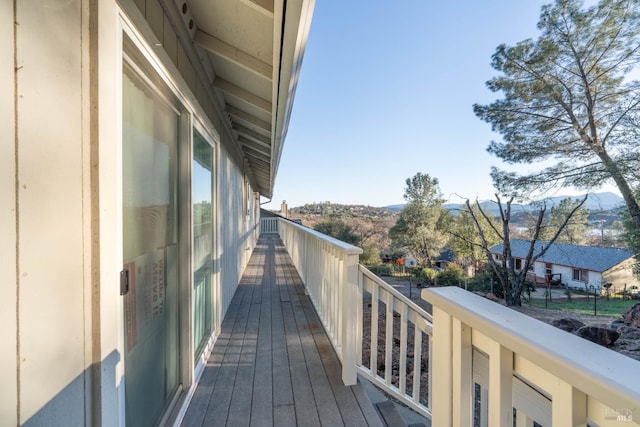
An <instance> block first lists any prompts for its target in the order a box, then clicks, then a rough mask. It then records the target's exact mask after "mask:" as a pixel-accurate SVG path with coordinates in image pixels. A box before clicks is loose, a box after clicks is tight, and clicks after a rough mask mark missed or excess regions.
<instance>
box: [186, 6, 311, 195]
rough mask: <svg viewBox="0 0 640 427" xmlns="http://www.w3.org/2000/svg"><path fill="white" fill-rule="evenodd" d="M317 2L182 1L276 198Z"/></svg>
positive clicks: (228, 112)
mask: <svg viewBox="0 0 640 427" xmlns="http://www.w3.org/2000/svg"><path fill="white" fill-rule="evenodd" d="M285 3H286V7H285ZM313 3H314V2H313V0H311V1H309V0H294V1H291V0H289V1H285V0H215V1H214V0H186V3H185V1H180V0H176V6H177V7H178V10H179V11H180V12H181V13H182V12H184V13H182V15H183V16H182V19H183V24H184V25H185V28H188V27H191V28H188V29H187V31H188V33H189V35H190V36H191V42H192V43H193V45H194V46H195V49H196V51H197V53H198V56H199V60H200V61H201V62H202V65H203V68H204V69H205V70H207V76H208V79H209V82H208V83H209V84H210V89H211V90H212V91H213V93H214V94H215V98H216V99H217V102H218V105H220V104H221V107H222V108H223V109H224V116H225V117H224V118H225V119H226V120H228V122H229V123H228V124H229V129H231V133H232V134H233V137H234V138H235V143H236V145H237V147H238V148H239V149H240V150H241V152H242V155H243V157H244V162H245V165H246V166H248V172H249V174H250V175H251V176H252V178H253V179H252V181H253V182H254V184H255V186H256V188H257V191H259V192H260V193H261V194H262V195H263V196H265V197H271V196H272V193H273V184H274V180H275V175H276V172H277V168H278V163H279V160H280V156H281V152H282V143H283V139H284V135H286V129H287V126H288V121H289V116H290V113H291V106H292V102H293V97H294V93H295V87H296V84H297V74H298V72H299V67H300V64H301V61H302V56H303V53H304V47H305V45H306V39H307V34H308V31H309V26H310V21H311V14H312V11H313ZM185 4H186V6H185ZM185 11H186V12H185Z"/></svg>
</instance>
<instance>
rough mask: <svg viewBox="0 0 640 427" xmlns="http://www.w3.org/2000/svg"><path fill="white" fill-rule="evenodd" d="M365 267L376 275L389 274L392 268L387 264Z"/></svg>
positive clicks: (391, 272)
mask: <svg viewBox="0 0 640 427" xmlns="http://www.w3.org/2000/svg"><path fill="white" fill-rule="evenodd" d="M367 268H368V269H369V271H370V272H372V273H373V274H375V275H376V276H391V275H392V274H393V269H392V268H391V265H389V264H378V265H370V266H368V267H367Z"/></svg>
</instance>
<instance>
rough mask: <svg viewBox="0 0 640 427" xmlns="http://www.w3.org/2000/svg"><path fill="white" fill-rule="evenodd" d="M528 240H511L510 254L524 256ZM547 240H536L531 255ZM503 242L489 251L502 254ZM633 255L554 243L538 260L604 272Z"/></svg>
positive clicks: (618, 249)
mask: <svg viewBox="0 0 640 427" xmlns="http://www.w3.org/2000/svg"><path fill="white" fill-rule="evenodd" d="M530 244H531V242H530V241H529V240H521V239H515V240H512V241H511V254H512V255H513V256H514V257H516V258H525V257H526V256H527V252H528V251H529V246H530ZM548 245H549V242H536V246H535V249H534V252H533V255H534V256H535V255H536V254H538V253H540V251H541V250H542V248H543V247H546V246H548ZM503 246H504V244H502V243H501V244H499V245H496V246H494V247H492V248H491V253H493V254H502V250H503ZM632 256H633V253H632V252H629V251H628V250H626V249H621V248H605V247H601V246H579V245H569V244H567V243H554V244H552V245H551V246H550V247H549V249H548V250H547V252H545V254H544V255H543V256H541V257H540V258H538V259H537V261H539V262H547V263H551V264H559V265H564V266H567V267H574V268H579V269H583V270H590V271H598V272H604V271H607V270H609V269H610V268H612V267H614V266H616V265H617V264H620V263H621V262H622V261H624V260H626V259H628V258H630V257H632Z"/></svg>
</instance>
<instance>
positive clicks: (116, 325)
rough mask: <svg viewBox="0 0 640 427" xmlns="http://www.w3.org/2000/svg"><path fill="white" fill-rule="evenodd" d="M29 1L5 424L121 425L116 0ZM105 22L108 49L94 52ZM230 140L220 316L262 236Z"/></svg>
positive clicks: (0, 79) (0, 275)
mask: <svg viewBox="0 0 640 427" xmlns="http://www.w3.org/2000/svg"><path fill="white" fill-rule="evenodd" d="M90 3H91V4H93V5H95V6H96V7H98V8H99V12H97V11H95V10H92V9H91V8H90ZM15 5H16V7H17V12H16V14H15V16H14V10H13V6H14V3H13V2H2V3H1V4H0V36H2V37H0V94H1V96H0V121H1V123H3V124H4V125H3V126H0V197H1V198H0V202H1V203H0V235H1V236H2V239H1V240H0V241H1V242H2V243H0V283H2V286H1V287H0V336H1V337H2V340H3V341H2V346H0V382H1V384H2V386H1V387H0V425H18V424H24V423H33V424H36V425H37V424H43V423H47V422H49V423H53V424H59V425H85V424H86V425H89V424H98V423H101V424H102V425H117V424H118V423H119V422H121V421H122V420H123V418H122V410H123V407H122V405H123V402H122V396H123V387H122V386H123V384H122V374H123V371H122V369H123V368H122V361H123V360H122V357H123V356H122V354H123V352H122V342H123V338H122V333H123V314H122V298H121V297H120V295H119V292H118V273H119V271H120V270H121V268H122V220H121V217H122V210H121V202H120V198H121V194H120V193H121V185H122V184H121V160H120V156H121V154H120V152H119V149H118V143H117V141H118V140H119V139H120V127H119V124H118V123H119V117H120V116H119V114H120V109H119V106H118V99H119V95H118V93H117V90H115V88H118V87H119V86H118V82H119V79H120V76H119V73H120V71H121V68H120V66H119V60H120V56H119V55H120V53H119V46H118V43H119V42H118V37H119V33H118V28H117V22H118V18H117V13H116V2H115V1H100V2H95V3H93V2H89V1H86V0H78V1H71V2H30V1H27V2H16V3H15ZM150 10H151V11H152V12H153V13H154V18H153V20H152V22H153V24H154V31H160V29H161V28H162V30H163V31H164V34H163V39H165V40H170V41H173V43H167V45H168V46H169V47H171V46H173V47H172V48H171V51H172V52H171V53H169V54H168V55H166V58H165V59H166V61H167V62H168V65H169V66H168V69H170V70H174V71H175V69H176V65H171V60H174V61H177V60H178V61H179V60H180V58H182V55H181V54H180V53H179V51H178V50H177V49H176V43H175V37H176V36H175V33H173V30H172V29H171V27H170V25H167V21H166V19H165V18H164V17H160V16H158V13H157V12H158V9H157V8H150ZM91 14H93V15H92V16H90V15H91ZM96 16H99V19H98V20H97V22H94V23H95V24H97V26H96V27H95V29H94V30H95V32H94V33H93V34H94V36H95V37H98V39H97V40H98V41H97V43H99V45H100V49H98V50H97V51H95V50H94V51H93V53H94V54H95V55H94V56H91V55H90V53H92V45H91V44H90V42H91V38H90V37H89V35H90V34H89V32H90V31H91V29H90V26H89V23H90V18H92V19H93V18H95V17H96ZM161 18H162V19H161ZM14 20H15V21H16V22H18V23H19V25H16V26H15V29H16V36H17V38H16V40H15V46H16V47H17V50H16V51H14V39H13V34H14ZM161 23H162V25H160V24H161ZM147 30H149V29H148V28H147ZM94 41H95V40H94ZM14 54H15V55H16V57H17V61H18V64H17V66H18V71H17V73H14ZM90 58H91V61H90ZM182 59H184V58H182ZM89 65H92V66H97V68H96V69H94V71H96V72H97V74H91V73H90V71H91V68H90V67H89ZM172 67H173V68H172ZM180 67H181V69H183V70H184V73H185V75H186V76H185V77H184V78H183V77H181V76H178V75H175V76H172V77H175V78H176V81H177V82H178V85H179V86H181V90H184V91H185V93H186V95H185V97H186V98H188V102H191V104H190V105H189V108H190V111H197V114H198V115H199V116H204V115H205V113H204V111H208V112H209V114H208V116H209V117H208V119H203V121H204V122H206V123H208V124H207V125H206V126H207V130H208V131H210V132H211V133H212V134H217V133H218V132H222V131H223V129H222V128H221V127H220V126H219V122H218V121H219V117H216V116H214V115H212V112H213V111H214V110H213V108H214V107H213V106H212V105H211V104H202V103H203V100H202V99H201V101H200V102H201V104H198V103H197V101H195V96H196V95H197V94H192V93H190V91H189V89H188V88H187V87H184V85H183V84H182V83H181V82H183V81H186V82H189V85H190V86H195V85H194V83H193V81H192V80H193V78H195V77H194V76H195V73H193V70H192V69H190V67H189V64H188V63H186V62H185V61H182V62H181V65H180ZM96 75H99V76H100V77H99V80H97V79H95V76H96ZM14 76H17V80H16V79H15V78H14ZM92 79H93V80H92ZM14 84H15V86H14ZM14 87H16V88H17V92H16V93H15V94H14ZM14 102H15V104H14ZM16 106H17V108H16ZM91 107H95V108H91ZM91 114H95V115H94V116H91ZM14 131H15V132H14ZM230 140H231V138H230V137H229V136H228V135H226V134H222V135H219V141H218V142H217V146H216V150H217V154H218V155H217V156H216V166H215V167H216V169H215V173H216V178H217V179H216V188H217V194H215V196H214V200H215V203H217V205H216V206H217V211H216V213H217V215H216V221H217V222H218V233H217V235H216V238H217V240H218V242H217V245H218V246H217V247H218V253H217V255H218V257H219V259H218V263H217V266H218V270H219V273H218V274H219V278H218V282H219V283H220V286H221V289H220V301H216V302H214V303H217V304H218V305H217V306H216V309H215V310H216V314H217V316H220V317H221V316H222V315H223V314H224V312H226V309H227V308H228V306H229V303H230V301H231V298H232V297H233V293H234V292H235V289H236V287H237V284H238V282H239V280H240V277H241V274H242V272H243V270H244V268H245V266H246V263H247V262H248V259H249V255H250V253H251V251H252V250H253V248H254V246H255V240H256V235H255V233H254V230H255V224H256V220H257V218H256V214H255V212H256V209H255V203H256V201H255V198H254V197H253V190H252V188H251V187H250V186H248V185H247V184H246V182H245V172H246V171H245V167H244V165H243V162H242V160H241V158H240V155H239V154H238V152H237V149H236V148H235V147H234V146H232V145H231V143H230V142H229V141H230ZM16 143H17V144H16ZM16 147H17V152H16ZM185 190H186V191H188V190H187V189H185ZM247 195H249V197H247ZM247 200H248V203H249V205H248V208H249V212H250V215H249V216H247V215H246V211H245V210H244V207H247V206H246V204H247ZM16 206H17V210H16ZM187 268H188V267H187ZM18 343H19V344H18ZM190 357H192V355H191V356H190ZM94 380H95V381H94ZM98 380H99V381H98ZM186 385H187V386H188V383H187V384H186ZM92 399H95V400H98V399H99V400H100V401H99V402H97V401H96V402H92ZM94 404H96V406H93V405H94ZM92 407H96V408H101V412H96V413H91V408H92Z"/></svg>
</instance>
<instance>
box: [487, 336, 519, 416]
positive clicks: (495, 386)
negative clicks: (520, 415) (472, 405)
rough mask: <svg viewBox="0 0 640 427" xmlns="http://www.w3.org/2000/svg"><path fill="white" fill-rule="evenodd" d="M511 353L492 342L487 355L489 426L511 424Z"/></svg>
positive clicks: (497, 343)
mask: <svg viewBox="0 0 640 427" xmlns="http://www.w3.org/2000/svg"><path fill="white" fill-rule="evenodd" d="M512 396H513V352H512V351H511V350H509V349H508V348H506V347H505V346H503V345H501V344H500V343H499V342H496V341H492V343H491V353H490V354H489V425H490V426H508V425H511V424H513V403H512Z"/></svg>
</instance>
